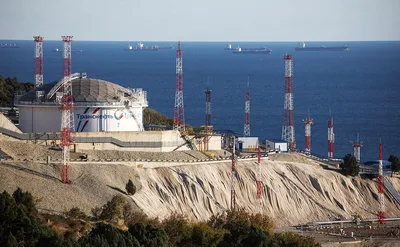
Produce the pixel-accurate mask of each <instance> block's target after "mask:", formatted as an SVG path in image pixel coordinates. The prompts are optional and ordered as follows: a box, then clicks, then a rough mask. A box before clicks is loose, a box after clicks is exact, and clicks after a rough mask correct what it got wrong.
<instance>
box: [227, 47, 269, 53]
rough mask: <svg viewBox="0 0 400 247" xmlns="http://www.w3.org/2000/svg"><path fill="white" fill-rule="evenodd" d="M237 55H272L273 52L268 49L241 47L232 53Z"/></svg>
mask: <svg viewBox="0 0 400 247" xmlns="http://www.w3.org/2000/svg"><path fill="white" fill-rule="evenodd" d="M232 52H233V53H235V54H238V53H243V54H245V53H246V54H248V53H251V54H271V53H272V50H270V49H268V48H240V47H239V46H238V47H237V48H236V49H235V50H233V51H232Z"/></svg>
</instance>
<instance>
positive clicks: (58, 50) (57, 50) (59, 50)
mask: <svg viewBox="0 0 400 247" xmlns="http://www.w3.org/2000/svg"><path fill="white" fill-rule="evenodd" d="M53 51H55V52H62V51H63V49H58V48H55V49H53ZM82 51H83V50H72V51H71V52H82Z"/></svg>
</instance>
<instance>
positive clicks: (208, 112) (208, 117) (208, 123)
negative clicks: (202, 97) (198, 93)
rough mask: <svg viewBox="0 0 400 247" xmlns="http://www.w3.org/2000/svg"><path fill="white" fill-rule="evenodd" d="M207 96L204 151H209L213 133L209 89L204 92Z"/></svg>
mask: <svg viewBox="0 0 400 247" xmlns="http://www.w3.org/2000/svg"><path fill="white" fill-rule="evenodd" d="M204 93H205V94H206V122H205V125H206V126H205V133H206V136H205V140H204V150H205V151H208V134H209V132H211V90H210V89H209V88H208V87H207V89H206V90H204Z"/></svg>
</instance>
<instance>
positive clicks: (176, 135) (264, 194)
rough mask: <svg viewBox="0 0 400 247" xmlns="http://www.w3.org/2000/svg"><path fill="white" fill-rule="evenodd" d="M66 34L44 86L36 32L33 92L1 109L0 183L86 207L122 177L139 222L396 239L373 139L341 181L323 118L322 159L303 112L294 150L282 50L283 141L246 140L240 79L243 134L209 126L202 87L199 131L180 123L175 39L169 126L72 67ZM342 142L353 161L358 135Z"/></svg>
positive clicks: (44, 203)
mask: <svg viewBox="0 0 400 247" xmlns="http://www.w3.org/2000/svg"><path fill="white" fill-rule="evenodd" d="M72 38H73V37H72V36H62V41H63V44H64V48H63V61H64V64H63V68H64V73H63V78H61V79H60V80H59V81H58V82H53V83H44V76H43V41H44V39H43V37H41V36H35V37H34V41H35V44H36V50H35V69H36V70H35V80H36V85H35V90H34V91H31V92H28V93H26V94H23V95H16V96H15V102H14V105H15V107H16V108H17V109H18V124H17V125H16V124H15V123H13V121H11V120H10V119H9V118H8V116H6V115H4V114H0V133H1V135H0V148H1V155H2V159H1V161H0V181H1V182H0V190H6V191H9V192H12V191H14V190H15V189H16V188H17V187H20V188H22V189H24V190H28V191H29V192H31V193H32V195H33V196H34V197H35V198H37V199H38V200H37V201H38V209H39V210H42V211H44V212H50V213H55V214H60V213H62V212H65V211H67V210H69V209H71V208H72V207H79V208H80V209H81V210H83V211H84V212H85V213H87V214H90V213H91V209H92V208H94V207H98V206H99V205H102V204H104V203H105V202H107V201H109V200H110V199H111V198H112V196H113V195H115V194H116V193H120V190H123V188H125V184H126V182H127V181H128V180H129V179H132V180H133V181H134V184H135V185H136V187H137V192H136V193H135V194H134V195H131V196H128V195H124V196H126V197H127V198H128V197H129V199H130V201H131V203H132V205H133V208H134V210H137V211H141V212H143V213H144V214H146V215H147V216H149V217H158V218H160V219H163V218H166V217H168V216H169V215H171V214H173V213H179V214H183V215H186V216H187V217H189V218H190V219H193V220H198V221H200V220H207V219H209V218H210V217H211V216H212V215H215V214H217V213H222V212H224V211H226V210H236V209H237V208H245V209H246V210H248V211H249V212H253V213H261V214H265V215H268V216H269V217H271V219H273V221H274V223H275V225H276V226H277V227H278V229H281V230H282V231H295V232H299V233H301V234H308V235H310V236H313V237H316V239H319V240H320V241H321V243H324V244H325V245H324V246H340V245H335V244H336V243H339V242H351V243H353V244H354V245H353V246H360V244H361V243H362V241H387V243H389V244H392V243H394V244H395V243H397V242H400V195H399V194H398V192H397V191H398V190H399V189H400V177H399V176H398V175H397V174H394V173H391V172H390V173H389V172H388V171H387V170H385V169H384V167H383V158H382V149H383V145H382V143H378V142H377V149H376V150H377V152H376V157H377V158H378V157H379V164H378V166H377V169H372V168H370V167H364V166H362V165H361V166H360V167H361V171H360V176H355V177H351V176H345V175H343V174H341V172H340V168H339V166H338V164H339V163H341V162H343V160H342V159H337V158H335V156H334V139H335V138H334V130H333V127H334V125H333V117H332V115H331V114H329V118H328V125H327V126H328V138H327V141H328V150H327V154H328V156H327V158H324V157H317V156H315V155H312V152H311V126H312V125H313V123H314V121H313V119H312V118H311V115H310V113H309V114H308V116H306V118H305V119H304V120H303V123H304V126H305V132H304V138H305V147H304V149H300V148H298V147H296V140H295V129H294V117H293V116H294V112H293V109H294V107H293V104H294V103H293V90H292V75H293V57H292V55H290V54H285V55H284V64H283V66H285V75H284V81H285V92H284V93H285V97H284V98H285V101H284V102H283V103H284V104H283V106H284V112H283V113H284V114H283V125H282V138H281V140H260V139H259V138H258V137H253V136H251V123H250V100H251V98H250V82H249V80H248V81H247V89H246V92H244V96H245V97H244V98H245V100H244V115H245V119H244V122H243V123H244V125H243V134H238V133H235V132H233V131H227V130H224V131H222V130H216V129H214V128H213V124H212V98H211V96H212V90H211V89H210V88H208V87H207V88H206V89H205V90H204V93H205V103H206V104H205V105H206V108H205V122H204V126H202V127H201V128H200V130H199V131H197V132H195V133H191V132H189V131H188V130H187V127H186V123H185V115H184V97H183V86H182V85H183V78H182V71H183V66H182V50H181V44H180V43H179V42H178V45H177V51H176V71H175V74H176V92H175V105H174V107H173V108H174V118H173V120H174V122H173V126H155V125H153V126H146V125H145V124H143V109H144V108H146V107H149V103H148V101H147V93H148V92H146V91H144V90H143V89H141V88H135V89H132V88H124V87H122V86H120V85H118V84H115V83H113V82H109V81H105V80H101V79H95V78H90V76H88V75H86V73H84V72H82V73H72V58H71V44H72ZM282 78H283V76H282ZM149 93H151V92H149ZM171 97H173V96H171ZM171 109H172V106H171ZM352 146H353V148H354V156H355V157H356V159H357V160H358V161H360V148H361V147H362V146H363V144H362V141H360V140H359V138H357V141H355V142H353V143H352ZM382 243H383V242H382ZM330 244H331V245H330ZM346 246H351V245H346ZM382 246H383V244H382ZM388 246H390V245H388ZM391 246H395V245H391Z"/></svg>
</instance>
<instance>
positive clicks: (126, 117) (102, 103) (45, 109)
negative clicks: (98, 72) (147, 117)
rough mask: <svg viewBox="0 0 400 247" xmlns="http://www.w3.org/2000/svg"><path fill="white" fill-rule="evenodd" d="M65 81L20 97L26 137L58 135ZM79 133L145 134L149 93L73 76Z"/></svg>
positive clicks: (22, 129) (43, 86)
mask: <svg viewBox="0 0 400 247" xmlns="http://www.w3.org/2000/svg"><path fill="white" fill-rule="evenodd" d="M63 83H64V80H60V81H58V82H54V83H48V84H43V85H41V86H39V87H37V88H36V89H35V90H34V91H31V92H29V93H27V94H25V95H22V96H20V97H17V99H16V102H15V106H17V107H18V108H19V128H20V129H21V131H22V132H24V133H36V132H59V131H60V126H61V112H62V111H61V108H60V101H61V98H62V89H63ZM71 84H72V97H73V102H74V123H75V131H76V132H113V131H142V130H143V109H144V108H145V107H147V106H148V103H147V93H146V91H143V90H142V89H141V88H138V89H128V88H124V87H122V86H119V85H117V84H114V83H112V82H108V81H104V80H99V79H91V78H87V77H86V76H85V74H83V75H81V74H79V73H75V74H73V75H72V80H71Z"/></svg>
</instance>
